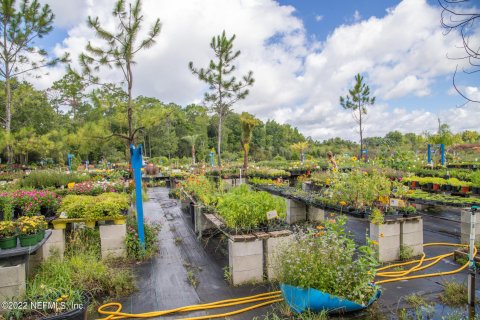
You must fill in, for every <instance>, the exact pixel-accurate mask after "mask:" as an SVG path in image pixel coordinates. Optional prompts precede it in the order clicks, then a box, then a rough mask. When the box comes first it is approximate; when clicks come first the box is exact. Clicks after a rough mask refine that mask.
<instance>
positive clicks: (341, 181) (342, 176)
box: [330, 169, 392, 209]
mask: <svg viewBox="0 0 480 320" xmlns="http://www.w3.org/2000/svg"><path fill="white" fill-rule="evenodd" d="M330 189H331V190H332V197H333V199H334V200H335V201H337V203H339V202H342V201H343V202H345V203H346V204H349V205H351V206H353V207H355V208H358V209H360V208H364V207H373V202H374V201H376V200H377V199H379V198H380V197H389V196H390V194H391V193H392V184H391V181H390V179H388V178H387V177H385V176H384V175H382V174H380V173H378V172H376V171H373V172H371V173H367V172H365V171H361V170H358V169H357V170H352V171H351V172H350V173H339V174H337V176H336V177H335V178H334V180H333V182H332V185H331V187H330Z"/></svg>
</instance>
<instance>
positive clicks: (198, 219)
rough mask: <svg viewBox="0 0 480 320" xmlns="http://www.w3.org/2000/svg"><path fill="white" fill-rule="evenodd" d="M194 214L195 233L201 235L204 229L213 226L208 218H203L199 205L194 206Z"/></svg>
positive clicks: (212, 227)
mask: <svg viewBox="0 0 480 320" xmlns="http://www.w3.org/2000/svg"><path fill="white" fill-rule="evenodd" d="M194 214H195V233H197V234H198V236H199V237H201V236H202V233H203V232H204V231H205V230H208V229H214V228H215V225H214V224H213V223H212V222H211V221H210V220H208V219H206V218H205V216H204V214H203V213H202V207H201V206H199V205H195V206H194Z"/></svg>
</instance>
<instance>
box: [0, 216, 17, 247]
mask: <svg viewBox="0 0 480 320" xmlns="http://www.w3.org/2000/svg"><path fill="white" fill-rule="evenodd" d="M16 246H17V225H16V223H15V222H13V221H0V249H12V248H15V247H16Z"/></svg>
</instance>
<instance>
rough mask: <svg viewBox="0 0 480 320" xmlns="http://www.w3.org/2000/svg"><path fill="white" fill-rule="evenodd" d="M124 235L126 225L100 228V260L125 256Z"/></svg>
mask: <svg viewBox="0 0 480 320" xmlns="http://www.w3.org/2000/svg"><path fill="white" fill-rule="evenodd" d="M126 234H127V225H126V224H120V225H104V226H100V244H101V249H102V258H106V257H108V256H112V257H122V256H125V253H126V252H125V236H126Z"/></svg>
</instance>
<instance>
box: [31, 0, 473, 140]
mask: <svg viewBox="0 0 480 320" xmlns="http://www.w3.org/2000/svg"><path fill="white" fill-rule="evenodd" d="M43 1H44V2H48V3H50V4H51V5H52V8H53V10H54V12H55V13H56V16H57V23H58V24H59V25H61V26H67V27H68V37H67V38H66V39H65V40H64V41H63V42H62V43H59V44H58V45H57V47H56V48H55V53H56V54H58V55H60V54H61V53H63V52H65V51H68V52H70V53H71V56H72V58H74V59H75V61H74V65H76V66H78V61H76V57H77V56H78V54H79V53H80V52H82V51H83V49H84V47H85V45H86V42H87V41H88V40H89V39H93V33H92V32H91V30H89V29H88V28H87V26H86V23H85V20H86V17H87V16H88V15H94V16H97V15H98V16H99V18H100V21H102V23H107V25H108V26H109V28H114V26H115V24H114V21H113V19H112V16H111V8H112V6H113V3H114V0H96V1H93V0H88V1H80V0H72V1H68V3H69V4H70V6H67V5H66V1H60V0H43ZM64 2H65V3H64ZM71 8H73V9H71ZM294 10H295V9H294V8H293V7H291V6H281V5H279V4H278V3H277V2H276V1H273V0H230V1H221V0H190V1H167V0H144V15H145V26H148V25H150V24H151V23H152V22H153V21H154V20H155V18H157V17H159V18H160V19H161V21H162V24H163V29H162V32H161V34H160V36H159V38H158V41H157V44H156V45H155V46H154V47H153V48H151V49H149V50H145V51H143V52H140V53H139V55H138V57H137V61H138V64H137V65H136V66H135V70H134V72H135V83H134V94H135V95H148V96H155V97H157V98H159V99H160V100H162V101H165V102H170V101H173V102H177V103H179V104H183V105H184V104H187V103H190V102H193V101H198V99H201V97H202V95H203V91H204V90H205V89H206V87H205V86H204V85H203V84H202V83H200V82H199V81H198V80H197V79H196V78H195V77H194V76H193V75H191V74H190V72H189V70H188V68H187V64H188V62H189V61H193V62H194V64H195V65H196V66H206V65H207V63H208V61H209V59H210V58H211V57H212V55H211V49H210V47H209V42H210V40H211V37H212V36H214V35H216V34H219V33H220V32H221V31H222V30H224V29H225V30H226V31H227V33H228V34H233V33H235V34H236V35H237V39H236V40H235V44H234V46H235V48H236V49H240V50H241V51H242V54H241V56H240V58H239V59H238V67H239V69H238V72H239V75H241V74H244V73H245V72H247V71H248V70H252V71H253V72H254V78H255V79H256V81H255V85H254V87H253V88H252V90H251V94H250V95H249V97H248V98H247V99H246V100H245V101H242V102H241V103H239V104H238V105H237V106H236V107H235V108H236V110H238V111H249V112H252V113H255V114H256V115H257V116H259V117H261V118H262V119H267V118H274V119H276V120H277V121H279V122H282V123H284V122H288V123H291V124H293V125H295V126H298V127H299V129H300V130H301V131H302V132H304V133H305V134H306V135H310V136H312V137H314V138H318V139H325V138H330V137H334V136H341V137H344V138H352V139H356V137H357V133H356V126H355V124H354V121H353V119H352V117H351V115H350V114H349V113H348V112H346V111H344V110H342V109H341V107H340V106H339V103H338V99H339V96H341V95H345V94H346V92H347V89H348V88H350V87H351V86H352V84H353V77H354V75H355V74H357V73H361V74H363V75H364V76H365V79H366V81H367V83H368V84H369V85H370V87H371V89H372V92H373V94H374V95H375V96H377V98H379V99H380V100H383V101H387V100H388V99H396V98H400V97H408V96H413V97H418V100H417V101H418V103H419V105H418V108H417V110H414V111H412V110H411V109H406V108H397V109H392V108H391V107H389V106H388V103H386V102H382V103H381V105H378V106H374V107H372V108H371V112H370V114H369V116H368V120H367V121H368V122H367V128H366V135H367V136H370V135H382V134H384V133H385V132H388V131H390V130H395V129H398V130H401V131H404V132H406V131H415V132H421V131H423V130H425V129H429V128H428V123H429V122H435V121H434V120H435V118H436V116H437V115H436V114H433V113H431V112H428V111H425V110H424V107H423V106H422V105H421V103H422V100H421V97H423V96H428V95H430V94H432V92H434V90H435V84H436V81H437V79H438V78H439V77H445V76H451V74H452V72H453V70H454V69H455V66H456V64H457V63H458V61H453V60H449V59H447V58H446V53H447V52H448V53H449V54H452V55H453V54H454V53H455V50H456V49H455V44H457V43H458V42H459V40H460V38H459V37H458V34H456V33H455V32H451V33H450V34H448V35H447V36H444V35H443V33H442V28H441V26H440V23H439V19H440V10H439V9H438V8H436V7H433V6H430V5H429V4H427V2H426V1H425V0H404V1H402V2H401V3H399V4H398V5H397V6H396V7H394V8H391V9H389V10H387V12H386V15H385V17H383V18H376V17H370V18H368V19H367V18H362V17H361V15H360V13H359V12H358V11H356V12H355V15H354V17H357V18H358V19H357V20H358V21H356V22H355V23H353V24H349V25H341V26H338V27H337V28H336V29H335V30H333V31H332V33H331V34H330V35H329V36H328V37H327V38H326V39H324V41H323V42H322V43H318V42H315V41H316V40H312V37H309V35H308V34H307V33H306V30H305V28H304V25H303V22H302V21H301V20H300V19H299V18H297V17H296V16H295V15H294ZM319 17H321V16H317V17H316V20H317V21H320V20H321V18H319ZM361 19H363V20H361ZM360 20H361V21H360ZM272 39H275V41H273V40H272ZM95 41H98V40H95ZM61 70H62V69H61V68H57V69H55V70H53V72H52V73H51V76H50V77H44V78H43V79H42V82H41V83H39V82H36V84H37V85H38V86H41V87H45V86H46V85H48V83H51V82H52V81H53V80H55V79H57V78H58V77H59V76H60V74H61ZM102 77H105V78H107V79H109V80H111V81H118V80H119V73H118V72H112V71H103V72H102ZM471 88H473V89H469V90H472V92H471V94H472V95H475V94H479V93H478V88H475V87H471ZM475 90H477V91H475ZM465 110H468V112H472V113H474V114H477V113H478V114H479V115H480V110H477V107H476V106H469V108H468V109H465ZM465 112H466V111H461V112H460V111H458V110H456V109H455V110H453V111H452V112H450V111H449V112H445V114H442V120H444V121H446V122H450V121H451V123H452V127H453V128H456V129H462V128H464V127H465V126H468V125H470V122H471V121H472V120H471V119H472V118H469V116H468V114H465ZM456 117H458V119H460V120H457V118H456ZM462 117H463V118H462ZM461 119H465V120H466V121H462V120H461Z"/></svg>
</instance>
